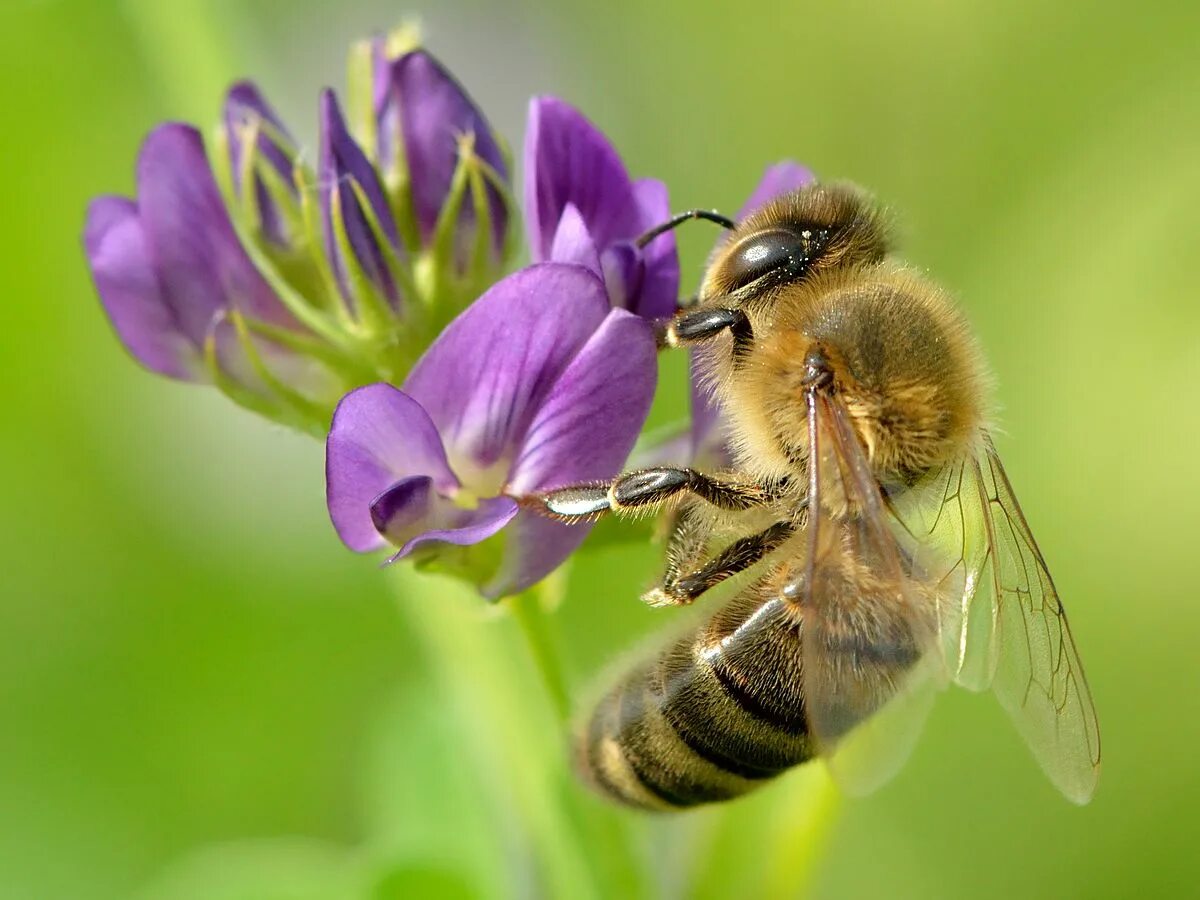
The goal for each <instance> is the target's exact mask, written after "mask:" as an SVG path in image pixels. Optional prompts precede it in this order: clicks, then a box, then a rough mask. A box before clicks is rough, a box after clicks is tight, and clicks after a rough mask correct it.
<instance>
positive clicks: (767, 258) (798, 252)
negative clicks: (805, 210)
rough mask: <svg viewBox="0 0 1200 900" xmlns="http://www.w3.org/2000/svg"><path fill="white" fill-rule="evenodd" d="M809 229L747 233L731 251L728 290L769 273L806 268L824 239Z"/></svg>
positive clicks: (786, 274)
mask: <svg viewBox="0 0 1200 900" xmlns="http://www.w3.org/2000/svg"><path fill="white" fill-rule="evenodd" d="M820 238H821V235H820V234H815V233H813V232H810V231H806V232H803V233H797V232H795V231H790V230H786V229H782V228H775V229H771V230H769V231H760V232H758V233H757V234H752V235H749V236H748V237H746V238H744V239H743V240H742V241H741V243H739V244H738V245H737V246H735V247H734V248H733V250H732V252H731V253H730V256H729V262H728V264H727V267H726V273H727V275H728V278H729V290H737V289H738V288H742V287H745V286H746V285H748V284H752V283H753V282H755V281H758V280H759V279H760V278H763V277H765V276H768V275H775V276H776V277H779V278H781V279H782V278H796V277H799V276H801V275H803V274H804V273H805V271H807V269H808V266H809V264H810V263H811V262H812V260H813V259H814V257H815V256H816V254H817V252H818V251H819V250H820V246H821V244H822V243H823V241H821V240H820Z"/></svg>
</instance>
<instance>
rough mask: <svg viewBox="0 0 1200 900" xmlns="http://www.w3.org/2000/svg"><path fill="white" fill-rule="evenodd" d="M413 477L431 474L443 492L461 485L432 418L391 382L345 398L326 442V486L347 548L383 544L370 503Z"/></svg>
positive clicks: (331, 512)
mask: <svg viewBox="0 0 1200 900" xmlns="http://www.w3.org/2000/svg"><path fill="white" fill-rule="evenodd" d="M412 475H424V476H428V477H429V478H431V479H432V482H433V485H434V486H435V487H436V489H437V490H438V491H441V492H442V493H446V494H449V493H452V492H453V491H454V490H455V489H456V488H457V487H458V479H457V478H455V476H454V473H453V472H451V471H450V466H449V464H448V463H447V461H446V451H445V450H444V449H443V447H442V441H441V438H440V437H439V436H438V433H437V429H436V428H435V427H434V424H433V422H432V421H431V420H430V418H429V414H428V413H426V412H425V410H424V409H422V408H421V405H420V404H419V403H418V402H417V401H416V400H414V399H412V398H411V397H409V396H408V395H406V394H405V393H404V392H402V391H399V390H397V389H396V388H394V387H392V386H391V385H388V384H371V385H367V386H366V387H362V388H358V389H357V390H355V391H351V392H350V393H349V394H347V395H346V396H345V397H343V398H342V401H341V402H340V403H339V404H338V406H337V409H336V410H334V413H333V424H332V425H331V426H330V429H329V438H328V439H327V441H326V444H325V487H326V500H327V502H328V505H329V517H330V518H331V519H332V520H333V526H334V528H335V529H337V533H338V536H339V537H340V538H341V539H342V541H343V542H344V543H345V544H346V546H348V547H349V548H350V549H352V550H357V551H359V552H365V551H368V550H374V549H375V548H377V547H381V546H383V543H384V540H383V537H382V536H381V535H380V534H379V532H378V531H377V530H376V528H375V524H374V522H373V521H372V518H371V505H372V503H373V502H374V501H375V499H376V498H377V497H378V496H379V495H380V494H381V493H382V492H384V491H385V490H386V489H387V488H389V487H391V486H392V485H393V484H395V483H396V482H397V481H399V480H400V479H402V478H405V477H408V476H412Z"/></svg>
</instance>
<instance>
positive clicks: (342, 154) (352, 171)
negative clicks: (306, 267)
mask: <svg viewBox="0 0 1200 900" xmlns="http://www.w3.org/2000/svg"><path fill="white" fill-rule="evenodd" d="M320 126H321V141H320V158H319V162H318V170H317V179H318V187H319V194H320V203H321V220H322V225H323V228H324V235H325V250H326V253H327V254H328V257H329V261H330V265H331V267H332V269H333V274H334V277H335V278H336V279H337V283H338V288H339V289H340V290H341V292H342V295H343V297H344V299H345V300H346V302H347V304H348V305H349V306H350V308H351V310H352V311H353V312H355V313H356V314H358V315H362V314H363V312H364V308H366V307H367V306H368V305H369V304H370V302H371V301H372V300H378V299H382V300H383V301H384V302H386V303H387V304H388V305H389V306H390V307H391V308H393V309H399V307H400V304H401V295H400V286H399V285H398V284H397V281H396V272H395V268H394V266H393V264H392V260H393V259H395V257H396V255H397V254H398V253H399V252H400V240H399V236H398V235H397V232H396V225H395V222H394V221H393V219H392V213H391V210H390V209H389V208H388V203H387V200H386V198H385V197H384V193H383V185H382V184H381V183H380V181H379V176H378V174H377V173H376V171H375V167H374V166H372V165H371V162H370V160H368V159H367V156H366V154H365V153H364V152H363V150H362V148H361V147H359V145H358V143H357V142H356V141H355V140H354V138H353V137H352V136H351V135H350V132H349V130H348V129H347V128H346V122H345V119H344V118H343V117H342V111H341V109H340V108H339V107H338V102H337V98H336V97H335V96H334V94H333V91H330V90H326V91H324V92H323V93H322V94H321V106H320ZM356 276H361V277H356ZM366 292H373V296H372V297H367V296H364V294H365V293H366Z"/></svg>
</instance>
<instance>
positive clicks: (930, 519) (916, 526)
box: [887, 457, 999, 691]
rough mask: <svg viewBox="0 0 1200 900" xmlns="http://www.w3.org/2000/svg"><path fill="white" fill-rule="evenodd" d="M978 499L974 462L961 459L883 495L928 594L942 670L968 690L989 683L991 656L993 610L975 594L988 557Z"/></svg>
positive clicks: (994, 654)
mask: <svg viewBox="0 0 1200 900" xmlns="http://www.w3.org/2000/svg"><path fill="white" fill-rule="evenodd" d="M980 496H981V493H980V484H979V479H978V475H977V470H976V468H975V467H974V460H973V459H969V458H967V457H964V458H963V459H960V460H957V461H955V462H953V463H949V464H947V465H944V466H942V467H940V468H939V469H937V470H936V471H934V472H933V473H931V474H930V475H928V476H926V477H925V478H924V479H922V480H921V481H920V482H919V483H917V484H916V485H913V486H912V487H907V488H903V489H901V490H899V491H896V492H893V493H892V494H891V495H889V496H888V498H887V503H888V506H889V508H890V509H891V512H892V516H893V524H894V525H898V526H899V528H898V529H897V532H896V533H897V535H898V536H899V538H900V540H901V542H902V544H903V546H904V548H905V551H906V553H907V555H908V558H909V560H910V561H911V562H910V570H911V572H912V575H913V577H914V578H915V579H917V580H918V581H919V582H920V583H922V584H926V585H929V586H930V588H931V590H932V592H933V596H934V604H935V609H936V612H937V626H936V628H937V637H938V643H939V645H940V647H941V653H942V658H943V659H944V660H945V665H946V671H947V672H948V673H949V675H950V677H951V678H952V679H953V680H954V681H955V682H956V683H957V684H960V685H962V686H963V687H965V688H968V689H970V690H974V691H982V690H986V689H987V688H988V687H990V686H991V684H992V679H993V677H994V675H995V671H996V663H997V659H998V657H999V652H998V651H999V644H998V638H999V626H998V614H999V607H998V606H997V605H996V604H994V603H992V602H990V600H988V598H987V597H986V596H985V595H986V594H987V592H986V591H984V592H982V593H981V592H979V591H978V587H979V585H980V583H981V581H983V580H986V579H987V578H988V577H989V576H988V574H987V572H986V571H985V570H986V569H987V567H988V565H989V561H990V559H991V558H992V557H991V550H990V548H991V539H990V534H991V526H990V524H989V523H988V520H987V511H986V508H985V505H984V504H983V503H981V502H980Z"/></svg>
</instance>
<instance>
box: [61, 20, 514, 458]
mask: <svg viewBox="0 0 1200 900" xmlns="http://www.w3.org/2000/svg"><path fill="white" fill-rule="evenodd" d="M353 58H354V59H355V60H361V63H360V64H359V65H357V66H355V67H353V68H354V71H355V76H354V78H353V79H352V81H353V82H355V83H352V85H351V87H352V94H353V95H355V96H357V97H361V98H365V100H364V102H359V103H357V104H356V106H357V107H358V109H357V111H356V113H355V114H354V116H353V117H352V118H351V119H350V120H348V119H347V117H346V115H345V114H344V113H343V111H342V108H341V105H340V104H339V102H338V100H337V97H336V96H335V95H334V94H333V92H332V91H325V92H324V93H322V95H321V98H320V104H319V107H320V108H319V133H320V137H319V147H318V150H317V153H316V169H315V171H314V169H313V168H312V167H311V166H310V165H309V163H308V161H307V160H306V155H305V154H303V153H301V151H300V148H299V146H298V145H297V144H296V142H295V140H294V139H293V138H292V137H291V133H290V132H289V131H288V129H287V128H286V127H285V126H284V124H283V123H282V122H281V121H280V119H279V117H278V116H277V115H276V114H275V112H274V111H273V110H272V108H271V106H270V105H269V104H268V103H267V101H266V100H265V99H264V97H263V95H262V94H261V92H260V91H259V90H258V89H257V88H256V87H255V86H254V85H252V84H249V83H241V84H237V85H234V87H233V88H231V89H230V91H229V93H228V95H227V97H226V100H225V108H224V111H223V114H222V119H221V127H220V129H219V132H218V134H217V136H216V139H215V141H214V142H213V143H214V146H212V147H211V148H210V152H208V153H206V151H205V147H204V141H203V139H202V137H201V135H200V133H199V131H197V130H196V129H195V128H193V127H191V126H189V125H184V124H178V123H172V124H167V125H163V126H160V127H159V128H157V129H156V130H155V131H153V132H152V133H151V134H150V136H149V137H147V139H146V141H145V143H144V144H143V146H142V151H141V155H140V157H139V160H138V166H137V188H138V190H137V199H136V201H135V200H131V199H128V198H124V197H101V198H99V199H97V200H95V201H94V202H93V203H92V206H91V208H90V209H89V211H88V217H87V224H86V226H85V231H84V244H85V249H86V252H87V255H88V260H89V262H90V264H91V268H92V275H93V278H94V280H95V283H96V287H97V289H98V291H99V293H100V297H101V300H102V301H103V303H104V307H105V310H106V311H107V312H108V315H109V318H110V319H111V320H112V323H113V326H114V327H115V329H116V331H117V334H118V336H119V337H120V338H121V340H122V342H123V343H124V344H125V345H126V347H127V348H128V349H129V351H130V352H131V353H132V354H133V356H134V357H135V358H137V359H138V360H139V361H140V362H141V363H142V364H143V365H145V366H146V367H147V368H149V369H151V370H152V371H155V372H158V373H160V374H163V375H168V376H171V377H174V378H180V379H184V380H188V381H208V382H212V383H214V384H215V385H216V386H217V387H218V388H220V389H221V390H222V391H224V392H225V393H227V394H228V395H229V396H230V397H232V398H233V399H234V400H235V401H237V402H239V403H241V404H242V405H244V406H247V407H249V408H251V409H253V410H255V411H256V412H259V413H262V414H264V415H266V416H268V417H270V418H272V419H275V420H277V421H281V422H284V423H287V424H290V425H294V426H296V427H300V428H302V429H305V430H307V431H310V432H312V433H315V434H317V435H324V434H325V432H326V430H327V429H328V426H329V421H330V416H331V413H332V410H333V407H334V405H335V404H336V402H337V400H338V398H339V397H340V396H341V395H342V394H343V393H345V391H346V390H348V389H350V388H353V387H355V386H357V385H360V384H365V383H369V382H371V381H374V380H377V379H381V378H382V379H385V380H396V379H399V378H402V377H403V375H404V373H405V372H406V371H407V370H408V369H409V368H411V366H412V364H413V362H414V361H415V360H416V358H417V357H418V356H419V355H420V353H421V351H422V350H423V349H424V348H425V347H426V346H428V344H429V343H430V342H431V341H432V340H433V338H434V337H435V336H436V335H437V333H438V332H439V331H440V329H441V328H442V327H443V326H444V325H445V324H446V322H448V321H449V320H450V319H451V318H453V317H454V315H455V314H456V313H457V312H459V311H460V310H461V309H463V308H464V307H465V306H466V305H467V303H469V302H470V301H471V300H473V299H474V298H475V297H477V296H478V295H479V293H480V292H481V291H482V290H483V289H484V288H486V286H487V285H488V284H491V283H492V282H494V281H495V280H496V279H497V278H498V277H499V276H500V275H501V274H502V272H503V270H504V268H505V266H506V264H507V261H508V258H509V256H510V255H511V245H512V243H513V241H512V237H511V234H512V231H513V229H512V224H513V223H512V220H513V214H512V199H511V190H510V185H509V159H508V155H507V153H506V152H505V150H504V149H503V143H502V141H501V139H500V138H499V137H498V136H497V135H496V134H495V133H494V132H493V130H492V129H491V127H490V126H489V125H488V123H487V120H486V119H485V118H484V117H483V114H482V113H481V112H480V111H479V109H478V108H477V107H476V106H475V104H474V102H473V101H472V100H471V98H470V97H469V95H468V94H467V93H466V91H465V90H463V88H462V87H461V86H460V85H459V84H458V83H457V82H456V81H455V80H454V78H453V77H452V76H451V75H450V73H449V72H447V71H446V70H445V69H444V68H443V67H442V66H441V64H440V63H439V62H438V61H437V60H435V59H434V58H433V57H432V56H431V55H429V54H428V53H427V52H425V51H424V50H421V49H418V48H415V47H412V46H410V45H408V43H407V42H406V39H405V37H404V35H403V33H401V34H398V35H393V36H392V37H390V38H379V39H376V40H372V41H368V42H364V43H363V44H362V45H361V46H360V47H358V48H356V50H355V55H354V57H353ZM356 88H357V90H355V89H356ZM309 155H311V154H309Z"/></svg>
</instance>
